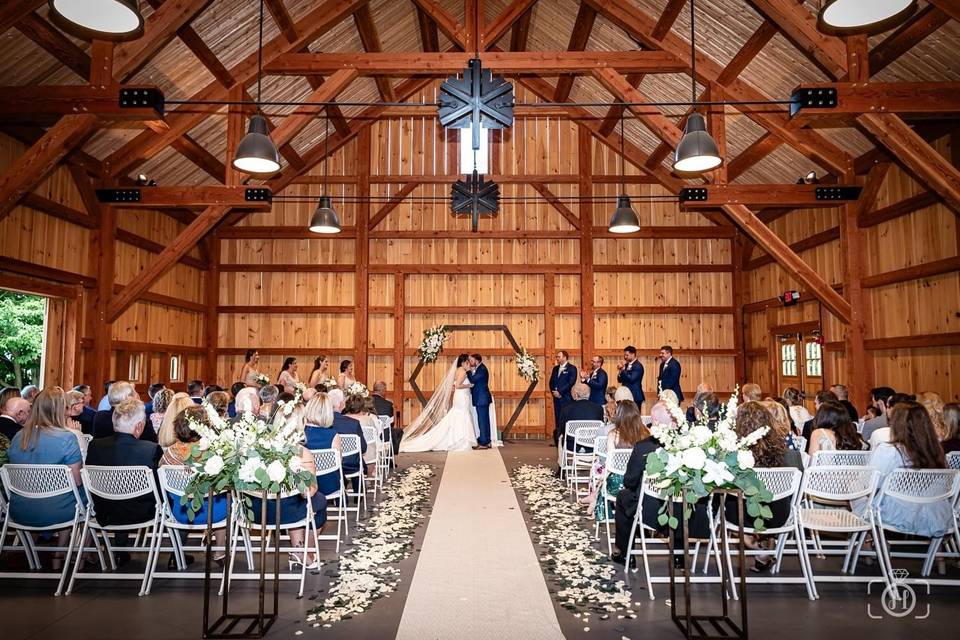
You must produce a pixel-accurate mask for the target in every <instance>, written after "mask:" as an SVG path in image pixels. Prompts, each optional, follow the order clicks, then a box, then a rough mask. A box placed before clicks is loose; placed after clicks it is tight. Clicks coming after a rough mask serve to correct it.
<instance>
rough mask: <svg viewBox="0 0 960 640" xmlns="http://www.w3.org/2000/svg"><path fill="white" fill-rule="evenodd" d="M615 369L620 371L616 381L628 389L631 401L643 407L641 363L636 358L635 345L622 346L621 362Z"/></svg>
mask: <svg viewBox="0 0 960 640" xmlns="http://www.w3.org/2000/svg"><path fill="white" fill-rule="evenodd" d="M617 370H618V371H619V372H620V373H618V374H617V381H618V382H620V384H622V385H623V386H625V387H626V388H627V389H630V393H632V394H633V401H634V402H636V403H637V406H638V407H641V408H643V401H644V400H646V398H645V397H644V395H643V365H642V364H640V361H639V360H637V348H636V347H634V346H632V345H630V346H627V347H624V348H623V362H621V363H620V364H618V365H617Z"/></svg>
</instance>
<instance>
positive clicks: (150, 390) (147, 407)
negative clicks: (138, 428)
mask: <svg viewBox="0 0 960 640" xmlns="http://www.w3.org/2000/svg"><path fill="white" fill-rule="evenodd" d="M165 388H166V385H164V384H163V383H162V382H154V383H153V384H152V385H150V386H149V387H147V401H146V403H144V405H143V409H144V412H146V414H147V422H149V423H150V424H151V426H152V425H153V421H152V420H150V416H151V415H153V396H155V395H157V392H158V391H160V390H161V389H165ZM154 431H156V429H154Z"/></svg>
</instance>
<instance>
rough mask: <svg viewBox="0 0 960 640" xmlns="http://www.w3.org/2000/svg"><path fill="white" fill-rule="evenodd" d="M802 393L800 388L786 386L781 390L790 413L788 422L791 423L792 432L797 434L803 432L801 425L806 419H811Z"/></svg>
mask: <svg viewBox="0 0 960 640" xmlns="http://www.w3.org/2000/svg"><path fill="white" fill-rule="evenodd" d="M803 400H804V395H803V392H802V391H800V389H797V388H795V387H787V388H786V389H784V390H783V401H784V402H786V403H787V412H788V413H789V414H790V422H791V423H792V425H793V432H794V433H795V434H797V435H802V434H803V425H805V424H807V421H808V420H811V419H813V416H812V415H810V412H809V411H807V407H806V405H804V404H803Z"/></svg>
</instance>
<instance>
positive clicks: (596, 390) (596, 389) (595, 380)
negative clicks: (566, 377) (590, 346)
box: [581, 356, 607, 407]
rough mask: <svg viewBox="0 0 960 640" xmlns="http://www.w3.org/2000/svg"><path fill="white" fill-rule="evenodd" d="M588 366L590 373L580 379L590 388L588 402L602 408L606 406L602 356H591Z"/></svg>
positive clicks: (605, 382)
mask: <svg viewBox="0 0 960 640" xmlns="http://www.w3.org/2000/svg"><path fill="white" fill-rule="evenodd" d="M590 364H591V366H592V367H593V369H592V371H590V372H589V373H584V375H583V378H581V379H582V380H583V383H584V384H585V385H587V386H588V387H590V402H594V403H596V404H598V405H600V406H601V407H602V406H604V405H605V404H607V372H606V371H604V370H603V356H593V359H592V360H591V361H590Z"/></svg>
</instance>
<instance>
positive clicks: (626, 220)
mask: <svg viewBox="0 0 960 640" xmlns="http://www.w3.org/2000/svg"><path fill="white" fill-rule="evenodd" d="M626 182H627V181H626V178H625V177H624V136H623V112H622V111H621V112H620V195H619V196H617V209H616V210H615V211H614V212H613V216H612V217H611V218H610V227H609V229H610V233H636V232H637V231H640V219H639V218H638V217H637V214H636V212H635V211H634V210H633V207H632V206H630V196H628V195H627V185H626Z"/></svg>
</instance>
